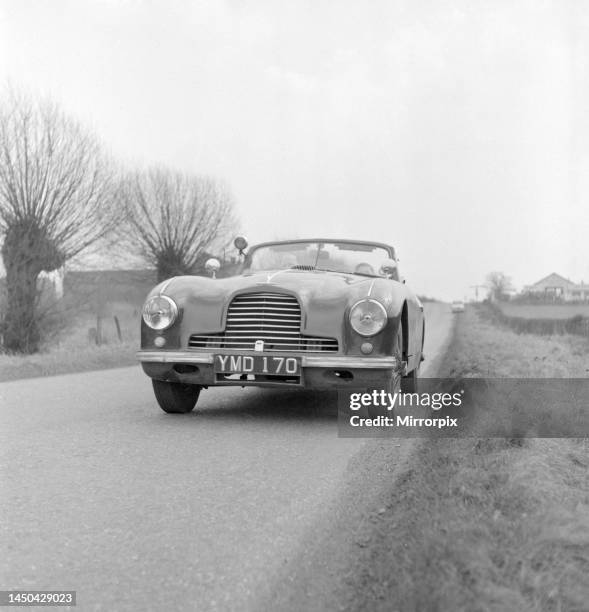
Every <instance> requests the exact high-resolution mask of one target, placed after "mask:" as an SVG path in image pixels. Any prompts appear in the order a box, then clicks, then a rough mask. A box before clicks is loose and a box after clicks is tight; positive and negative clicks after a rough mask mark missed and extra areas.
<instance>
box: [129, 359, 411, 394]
mask: <svg viewBox="0 0 589 612" xmlns="http://www.w3.org/2000/svg"><path fill="white" fill-rule="evenodd" d="M249 354H253V353H249ZM256 354H258V355H259V354H260V353H256ZM271 355H272V356H275V357H279V356H280V357H299V358H300V359H301V376H300V377H297V379H296V380H293V379H288V380H287V379H279V378H275V379H271V378H270V377H266V378H260V377H256V379H253V380H252V379H233V380H228V379H226V378H225V377H223V376H220V375H218V374H217V373H215V370H214V367H213V363H214V356H215V354H214V353H205V352H193V351H138V352H137V359H138V360H139V361H140V362H141V366H142V367H143V371H144V372H145V373H146V374H147V375H148V376H149V377H151V378H155V379H158V380H167V381H169V382H182V383H189V384H197V385H203V386H216V385H219V386H220V385H223V386H235V385H237V386H246V385H247V386H250V385H251V386H264V387H275V386H281V387H286V386H289V387H290V386H295V387H297V386H299V387H306V388H313V389H344V388H349V387H364V386H367V387H370V386H372V385H380V384H382V382H383V380H387V379H388V378H390V376H391V375H392V373H393V372H394V371H396V370H398V369H399V367H400V365H401V364H400V363H399V361H398V360H397V359H396V358H395V357H389V356H387V357H359V356H358V357H356V356H348V355H329V356H327V355H299V354H293V353H284V354H282V353H271Z"/></svg>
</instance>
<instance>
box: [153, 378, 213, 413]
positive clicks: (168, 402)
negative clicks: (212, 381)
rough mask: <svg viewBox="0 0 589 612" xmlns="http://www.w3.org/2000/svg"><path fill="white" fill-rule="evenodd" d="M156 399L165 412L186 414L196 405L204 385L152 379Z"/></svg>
mask: <svg viewBox="0 0 589 612" xmlns="http://www.w3.org/2000/svg"><path fill="white" fill-rule="evenodd" d="M151 382H152V384H153V392H154V394H155V399H156V400H157V403H158V404H159V406H160V408H161V409H162V410H163V411H164V412H168V413H170V414H186V413H187V412H191V411H192V410H193V408H194V407H195V406H196V401H197V400H198V396H199V395H200V390H201V388H202V387H200V386H199V385H185V384H182V383H173V382H167V381H164V380H155V379H152V381H151Z"/></svg>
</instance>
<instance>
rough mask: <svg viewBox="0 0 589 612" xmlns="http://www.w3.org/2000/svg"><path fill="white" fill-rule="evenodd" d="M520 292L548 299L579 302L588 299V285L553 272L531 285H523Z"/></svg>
mask: <svg viewBox="0 0 589 612" xmlns="http://www.w3.org/2000/svg"><path fill="white" fill-rule="evenodd" d="M522 293H524V294H528V295H531V296H534V297H537V298H543V299H548V300H559V301H560V300H562V301H565V302H579V301H587V300H589V285H586V284H584V283H580V284H578V283H574V282H573V281H571V280H569V279H568V278H565V277H564V276H561V275H560V274H556V272H553V273H552V274H549V275H548V276H546V277H544V278H542V279H540V280H539V281H538V282H536V283H534V284H533V285H527V286H526V287H524V289H523V292H522Z"/></svg>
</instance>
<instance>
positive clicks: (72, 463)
mask: <svg viewBox="0 0 589 612" xmlns="http://www.w3.org/2000/svg"><path fill="white" fill-rule="evenodd" d="M427 308H428V312H427V326H428V327H427V338H426V349H425V353H426V356H427V358H428V361H426V364H434V365H433V367H435V358H436V357H439V356H440V355H441V353H442V351H443V347H444V344H445V342H447V340H448V337H449V334H450V330H451V327H452V325H451V322H452V315H451V314H450V312H449V308H448V307H447V306H444V305H428V306H427ZM431 367H432V366H431V365H430V366H427V365H426V367H425V368H424V372H423V374H425V375H430V376H431V375H433V374H434V372H433V371H432V370H431ZM0 406H1V410H0V422H1V436H2V439H1V450H0V456H1V460H2V480H1V488H0V493H1V501H0V505H1V517H2V525H1V536H0V550H1V551H2V555H1V560H0V589H4V590H7V589H36V590H39V589H56V590H69V589H71V590H76V591H77V601H78V608H79V609H83V610H199V611H200V610H206V611H209V610H240V611H241V610H258V609H260V608H262V607H264V605H263V602H264V601H266V598H267V597H269V596H270V594H271V593H273V592H276V589H277V581H280V580H284V568H285V567H288V564H289V563H292V562H293V559H301V558H304V553H305V550H304V547H305V546H309V544H308V543H309V542H312V541H313V540H314V537H313V533H314V531H313V530H314V529H319V528H320V527H318V526H320V525H321V524H322V521H324V520H325V516H324V513H325V511H326V510H325V509H326V508H328V507H330V505H331V506H332V505H333V503H334V500H336V501H337V500H338V495H341V494H342V486H343V482H344V478H345V475H346V472H347V470H348V468H349V465H350V462H353V461H354V460H355V458H358V457H361V456H362V447H363V445H365V444H366V441H365V440H358V439H341V438H338V437H337V431H336V419H335V413H336V406H335V402H334V400H333V395H329V394H313V393H307V392H293V391H274V390H267V389H264V390H262V389H253V388H249V389H240V388H225V389H223V388H219V389H209V390H208V391H204V392H203V393H202V394H201V398H200V400H199V404H198V409H197V410H196V411H195V412H194V413H191V414H189V415H166V414H164V413H163V412H161V411H160V410H159V408H158V407H157V406H156V404H155V400H154V398H153V395H152V391H151V385H150V383H149V380H148V379H147V378H146V377H145V376H144V375H143V373H142V372H141V370H140V368H139V367H134V368H121V369H114V370H104V371H98V372H90V373H88V372H86V373H81V374H71V375H67V376H55V377H49V378H37V379H29V380H22V381H14V382H8V383H2V384H0ZM411 443H412V441H411V440H406V441H404V442H403V445H407V444H411ZM403 450H404V448H403V447H401V448H400V449H399V452H400V453H401V452H403ZM342 503H344V502H342Z"/></svg>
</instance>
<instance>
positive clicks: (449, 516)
mask: <svg viewBox="0 0 589 612" xmlns="http://www.w3.org/2000/svg"><path fill="white" fill-rule="evenodd" d="M588 349H589V341H587V339H579V338H571V337H558V338H550V339H546V338H542V339H540V338H537V337H535V336H528V335H516V334H515V333H514V332H511V331H509V330H505V329H499V328H497V327H495V326H493V325H492V324H491V323H490V322H488V321H485V320H483V319H481V318H479V317H478V316H477V314H476V311H475V310H474V309H468V310H467V312H466V313H465V315H464V316H461V317H460V318H459V320H458V324H457V329H456V337H455V340H454V342H453V344H452V346H451V347H450V351H449V354H448V358H447V360H446V371H445V372H444V371H443V372H441V373H440V375H442V376H449V375H475V376H488V377H491V376H494V377H503V376H511V377H553V376H587V370H586V369H585V365H586V363H585V364H584V363H582V362H583V361H585V362H586V361H587V357H586V356H587V353H588V352H589V351H588ZM583 356H584V357H583ZM408 465H409V467H408V468H407V469H406V471H405V473H404V474H403V476H402V477H401V478H400V479H397V480H396V481H395V483H394V486H393V487H392V488H391V490H390V491H389V492H388V493H387V495H386V498H385V505H384V507H382V508H380V509H375V510H374V512H373V513H372V515H371V517H370V520H368V521H367V524H369V525H371V527H370V530H369V532H368V533H365V534H363V535H362V538H363V543H362V547H360V548H358V549H357V550H356V551H355V554H354V560H353V564H354V570H353V571H352V572H350V576H351V579H350V581H349V582H348V588H347V589H346V591H347V593H348V596H347V599H346V600H344V601H341V602H340V607H341V608H343V609H352V610H387V611H391V610H398V611H403V612H405V611H413V610H415V611H424V610H432V611H433V610H453V611H456V612H460V611H469V612H470V611H473V612H478V611H481V612H483V611H485V612H486V611H502V612H503V611H509V610H514V611H515V610H518V611H540V610H541V611H554V612H564V611H580V610H587V609H588V607H587V602H588V601H589V477H588V473H589V470H588V468H589V441H588V440H584V439H525V440H508V439H451V440H430V441H426V442H424V443H423V444H421V445H419V446H418V447H417V450H416V451H415V454H414V456H413V458H412V460H411V461H410V462H409V464H408Z"/></svg>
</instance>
